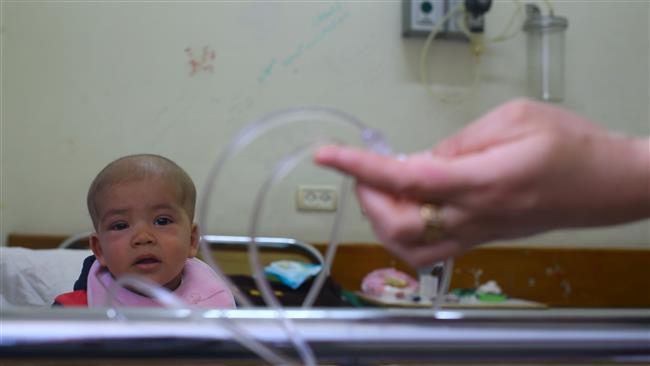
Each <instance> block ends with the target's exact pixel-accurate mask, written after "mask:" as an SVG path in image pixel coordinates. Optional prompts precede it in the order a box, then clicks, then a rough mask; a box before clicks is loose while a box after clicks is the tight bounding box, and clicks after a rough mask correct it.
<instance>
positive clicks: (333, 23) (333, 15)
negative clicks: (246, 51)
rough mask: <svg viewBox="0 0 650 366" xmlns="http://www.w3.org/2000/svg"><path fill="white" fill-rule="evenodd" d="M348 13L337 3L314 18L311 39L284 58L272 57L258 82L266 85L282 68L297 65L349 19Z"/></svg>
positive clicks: (301, 43) (304, 41)
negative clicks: (307, 53)
mask: <svg viewBox="0 0 650 366" xmlns="http://www.w3.org/2000/svg"><path fill="white" fill-rule="evenodd" d="M347 17H348V12H347V11H345V9H344V8H343V6H342V5H341V3H336V4H334V5H332V6H331V7H329V8H328V9H327V10H325V11H323V12H321V13H319V14H318V15H316V16H315V17H314V21H313V22H312V31H311V32H307V33H306V34H310V37H309V38H306V39H303V40H302V41H301V42H298V44H297V45H296V46H295V47H293V49H292V50H291V52H289V53H288V54H287V55H285V56H284V57H272V58H271V60H270V61H269V62H268V63H266V65H265V66H264V68H263V69H262V71H261V72H260V74H259V76H258V78H257V81H258V82H259V83H264V82H265V81H266V80H268V79H269V78H270V77H271V75H273V74H274V73H275V72H276V71H277V70H279V69H281V68H286V67H290V66H292V65H295V64H296V63H297V62H298V60H300V58H301V57H303V56H304V55H305V53H306V52H307V51H309V50H311V49H314V48H315V47H316V46H318V45H319V44H320V43H321V42H322V41H323V40H324V39H325V38H326V37H327V35H328V34H330V33H332V32H333V31H334V30H335V29H337V28H338V27H339V26H340V25H341V24H343V22H344V21H345V20H346V19H347Z"/></svg>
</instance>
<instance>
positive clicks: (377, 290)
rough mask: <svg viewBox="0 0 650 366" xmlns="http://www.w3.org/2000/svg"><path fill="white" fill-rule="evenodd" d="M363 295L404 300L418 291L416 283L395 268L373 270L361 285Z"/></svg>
mask: <svg viewBox="0 0 650 366" xmlns="http://www.w3.org/2000/svg"><path fill="white" fill-rule="evenodd" d="M361 291H363V293H365V294H367V295H370V296H374V297H380V298H385V299H404V298H408V296H410V295H414V294H416V293H417V291H418V281H416V280H415V279H414V278H413V277H411V276H409V275H408V274H406V273H404V272H402V271H398V270H396V269H395V268H381V269H377V270H374V271H372V272H370V273H368V274H367V275H366V277H364V279H363V282H362V283H361Z"/></svg>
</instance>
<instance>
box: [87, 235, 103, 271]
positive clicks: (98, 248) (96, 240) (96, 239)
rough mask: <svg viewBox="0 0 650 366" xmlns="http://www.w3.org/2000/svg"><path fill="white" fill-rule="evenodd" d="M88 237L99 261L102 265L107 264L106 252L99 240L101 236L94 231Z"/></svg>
mask: <svg viewBox="0 0 650 366" xmlns="http://www.w3.org/2000/svg"><path fill="white" fill-rule="evenodd" d="M88 239H89V241H90V249H91V250H92V251H93V254H94V255H95V258H96V259H97V261H99V264H101V265H102V266H106V262H105V261H104V252H102V246H101V245H100V242H99V236H98V235H97V233H92V234H90V237H89V238H88Z"/></svg>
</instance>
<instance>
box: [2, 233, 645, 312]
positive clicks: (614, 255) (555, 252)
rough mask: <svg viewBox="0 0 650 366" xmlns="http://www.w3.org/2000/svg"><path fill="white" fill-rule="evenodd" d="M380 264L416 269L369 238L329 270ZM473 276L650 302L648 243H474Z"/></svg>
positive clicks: (613, 300) (356, 270) (469, 272)
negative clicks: (578, 245) (629, 245)
mask: <svg viewBox="0 0 650 366" xmlns="http://www.w3.org/2000/svg"><path fill="white" fill-rule="evenodd" d="M64 239H65V236H57V235H22V234H10V235H9V238H8V241H7V243H8V245H10V246H23V247H29V248H34V249H46V248H55V247H57V246H58V244H59V243H61V242H62V241H63V240H64ZM314 246H315V247H316V248H317V249H319V250H320V251H321V252H323V253H324V252H325V250H326V245H325V244H321V243H316V244H314ZM382 267H395V268H398V269H401V270H404V271H406V272H409V273H412V274H414V273H413V270H412V269H410V268H409V267H408V266H406V265H405V264H404V263H402V262H401V261H399V260H398V259H396V258H395V257H393V256H391V255H390V253H388V252H387V251H386V250H385V249H384V248H383V247H382V246H381V245H377V244H372V243H343V244H340V245H339V247H338V250H337V254H336V258H335V260H334V264H333V266H332V270H331V272H332V277H333V278H334V280H336V281H337V282H338V283H340V284H341V285H342V286H343V287H344V288H346V289H348V290H357V289H359V286H360V284H361V280H362V279H363V277H364V276H365V275H366V274H367V273H369V272H370V271H372V270H374V269H377V268H382ZM476 279H478V281H480V282H481V283H483V282H485V281H487V280H495V281H497V282H498V283H499V285H500V286H501V288H502V289H503V290H504V292H505V293H507V294H508V295H510V296H513V297H517V298H522V299H527V300H533V301H539V302H543V303H545V304H548V305H549V306H555V307H650V249H610V248H604V249H591V248H575V247H574V248H571V247H568V246H567V247H560V246H558V247H533V246H512V247H478V248H475V249H473V250H471V251H469V252H467V253H466V254H464V255H463V256H461V257H459V258H457V259H456V264H455V270H454V276H453V279H452V287H454V288H456V287H474V285H475V281H476Z"/></svg>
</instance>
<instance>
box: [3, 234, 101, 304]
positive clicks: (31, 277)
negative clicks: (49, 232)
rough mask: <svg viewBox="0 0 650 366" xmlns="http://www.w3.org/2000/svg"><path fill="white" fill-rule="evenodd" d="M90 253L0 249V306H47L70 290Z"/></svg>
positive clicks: (14, 248) (77, 250) (64, 250)
mask: <svg viewBox="0 0 650 366" xmlns="http://www.w3.org/2000/svg"><path fill="white" fill-rule="evenodd" d="M91 254H92V252H91V251H90V250H79V249H39V250H33V249H27V248H20V247H0V304H6V303H9V304H12V305H16V306H50V305H52V302H53V301H54V298H55V297H56V296H57V295H59V294H62V293H64V292H68V291H72V287H73V285H74V282H75V281H76V280H77V278H78V277H79V274H80V273H81V267H82V265H83V260H84V258H86V257H87V256H89V255H91Z"/></svg>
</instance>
